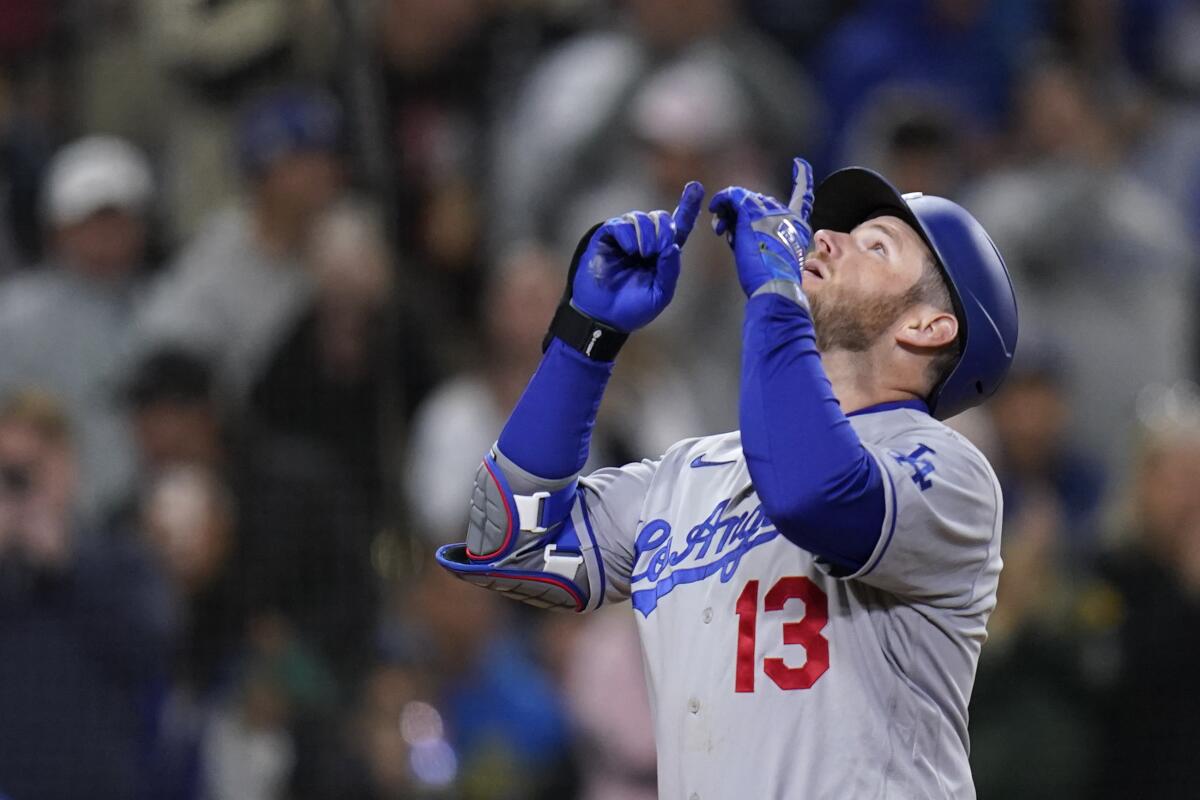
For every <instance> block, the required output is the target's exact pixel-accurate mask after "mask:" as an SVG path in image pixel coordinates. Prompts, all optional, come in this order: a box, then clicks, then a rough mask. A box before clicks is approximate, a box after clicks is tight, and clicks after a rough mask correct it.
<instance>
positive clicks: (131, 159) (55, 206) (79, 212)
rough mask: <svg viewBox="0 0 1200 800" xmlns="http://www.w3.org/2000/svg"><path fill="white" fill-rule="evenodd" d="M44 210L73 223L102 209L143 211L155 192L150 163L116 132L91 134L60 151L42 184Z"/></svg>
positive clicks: (53, 220)
mask: <svg viewBox="0 0 1200 800" xmlns="http://www.w3.org/2000/svg"><path fill="white" fill-rule="evenodd" d="M42 187H43V195H42V212H43V214H44V216H45V219H46V221H47V222H49V223H50V224H52V225H70V224H72V223H75V222H80V221H82V220H84V219H87V218H88V217H89V216H91V215H92V214H94V213H95V212H97V211H99V210H100V209H102V208H109V207H113V206H115V207H117V208H121V209H125V210H127V211H131V212H134V213H141V212H142V211H143V210H144V209H145V208H146V205H147V203H149V201H150V197H151V195H152V194H153V192H154V176H153V173H152V172H151V171H150V163H149V162H148V161H147V160H146V157H145V156H144V155H142V153H141V151H140V150H138V149H137V148H136V147H134V146H133V145H131V144H130V143H129V142H127V141H125V140H124V139H118V138H116V137H115V136H89V137H87V138H84V139H79V140H78V141H75V142H72V143H71V144H69V145H67V146H66V147H64V148H62V149H61V150H59V151H58V152H57V153H56V154H55V155H54V160H53V161H51V162H50V167H49V169H48V170H47V171H46V179H45V182H44V183H43V185H42Z"/></svg>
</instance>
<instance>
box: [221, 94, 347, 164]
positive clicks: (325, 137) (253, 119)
mask: <svg viewBox="0 0 1200 800" xmlns="http://www.w3.org/2000/svg"><path fill="white" fill-rule="evenodd" d="M341 140H342V111H341V107H340V106H339V105H338V104H337V101H335V100H334V99H333V98H332V97H330V96H328V95H326V94H323V93H321V92H317V91H312V90H309V89H298V88H290V89H281V90H278V91H275V92H273V93H271V94H268V95H266V96H264V97H262V98H260V99H259V100H258V101H257V102H255V103H254V104H253V105H251V106H250V107H249V108H248V109H247V110H246V113H245V114H244V115H243V116H242V120H241V125H240V127H239V130H238V164H239V166H240V167H241V169H242V172H243V173H245V174H246V175H249V176H252V177H253V176H258V175H261V174H262V173H263V172H264V171H266V170H267V169H268V168H269V167H270V166H271V165H272V164H273V163H275V162H276V161H278V160H279V159H280V158H283V157H285V156H287V155H290V154H292V153H297V152H303V151H313V150H315V151H325V152H330V153H335V152H337V151H338V149H339V148H340V146H341Z"/></svg>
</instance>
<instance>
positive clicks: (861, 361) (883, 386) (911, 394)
mask: <svg viewBox="0 0 1200 800" xmlns="http://www.w3.org/2000/svg"><path fill="white" fill-rule="evenodd" d="M821 363H822V365H823V366H824V367H825V374H826V375H827V376H829V382H830V384H832V386H833V393H834V395H835V396H836V397H837V399H838V402H839V403H840V404H841V406H842V411H843V412H844V413H846V414H849V413H851V412H854V411H859V410H861V409H864V408H869V407H871V406H875V405H879V404H880V403H893V402H896V401H901V400H913V399H916V398H918V397H919V396H920V395H919V394H918V393H917V392H915V391H912V390H909V389H903V388H900V387H901V386H903V385H904V383H905V381H902V380H898V379H897V376H896V375H895V374H894V369H890V368H889V367H894V365H891V364H889V363H887V359H886V358H880V357H879V356H878V354H876V353H873V352H872V351H866V352H850V351H848V350H831V351H829V352H827V353H822V354H821Z"/></svg>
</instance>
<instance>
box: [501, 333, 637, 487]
mask: <svg viewBox="0 0 1200 800" xmlns="http://www.w3.org/2000/svg"><path fill="white" fill-rule="evenodd" d="M612 368H613V362H611V361H595V360H592V359H590V358H587V357H586V356H584V355H583V354H582V353H580V352H578V351H577V350H574V349H573V348H570V347H568V346H566V345H565V344H563V343H562V342H561V341H559V340H558V339H552V340H551V342H550V346H549V347H548V348H546V353H545V355H544V356H543V357H542V363H541V364H540V365H539V366H538V369H537V372H535V373H534V374H533V378H532V379H531V380H530V381H529V385H528V386H527V387H526V388H525V392H524V393H523V394H522V395H521V399H520V400H519V401H517V405H516V407H515V408H514V409H513V412H512V414H511V415H510V416H509V418H508V422H507V423H505V425H504V429H503V430H502V431H501V433H500V439H499V441H498V442H497V449H499V450H500V452H501V453H503V454H504V456H505V458H507V459H508V460H509V461H511V462H513V463H514V464H516V465H517V466H518V467H520V468H521V469H522V470H524V471H525V472H527V473H530V474H531V475H536V476H538V477H540V478H543V479H546V480H550V481H559V480H565V479H569V478H571V477H574V476H575V475H576V474H578V472H579V471H580V470H581V469H583V465H584V464H585V463H586V462H587V458H588V448H589V445H590V443H591V438H592V427H593V426H594V425H595V422H596V414H597V413H598V412H599V410H600V400H601V398H602V397H603V395H604V388H605V387H606V386H607V385H608V379H609V376H611V375H612Z"/></svg>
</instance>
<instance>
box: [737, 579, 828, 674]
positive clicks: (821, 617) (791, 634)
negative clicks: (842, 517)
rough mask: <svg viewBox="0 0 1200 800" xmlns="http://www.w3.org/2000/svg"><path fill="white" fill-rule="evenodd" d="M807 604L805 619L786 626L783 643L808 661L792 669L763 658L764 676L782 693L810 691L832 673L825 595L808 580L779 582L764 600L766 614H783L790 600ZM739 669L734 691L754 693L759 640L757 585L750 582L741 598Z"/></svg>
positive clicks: (738, 649)
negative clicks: (799, 648) (824, 633)
mask: <svg viewBox="0 0 1200 800" xmlns="http://www.w3.org/2000/svg"><path fill="white" fill-rule="evenodd" d="M792 599H799V600H803V601H804V616H803V617H801V618H800V619H799V620H797V621H796V622H785V623H783V643H784V644H798V645H801V646H803V647H804V651H805V653H806V654H807V658H806V659H805V661H804V665H803V666H800V667H789V666H788V665H787V664H785V663H783V659H782V658H764V659H763V672H765V673H767V677H768V678H770V679H771V680H773V681H775V685H776V686H778V687H779V688H780V689H808V688H810V687H811V686H812V685H813V684H814V683H816V682H817V679H818V678H820V677H821V676H822V675H824V674H825V670H827V669H829V640H828V639H826V638H825V637H824V636H822V635H821V631H822V630H823V629H824V628H825V623H826V622H828V621H829V607H828V603H827V602H826V599H825V593H824V592H822V591H821V590H820V588H818V587H817V585H816V584H815V583H813V582H812V581H811V580H809V579H808V578H805V577H801V576H796V575H792V576H790V577H787V578H780V579H779V580H778V581H776V582H775V585H774V586H772V587H771V588H770V590H769V591H768V592H767V596H766V597H765V598H764V600H763V610H764V611H782V610H783V607H784V605H785V604H786V603H787V601H788V600H792ZM734 613H736V614H737V616H738V638H737V668H736V670H735V681H734V690H735V691H738V692H753V691H754V656H755V653H754V648H755V640H756V639H757V636H758V625H757V623H758V581H750V582H749V583H747V584H746V588H744V589H742V593H741V594H740V595H738V599H737V606H736V607H735V609H734Z"/></svg>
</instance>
